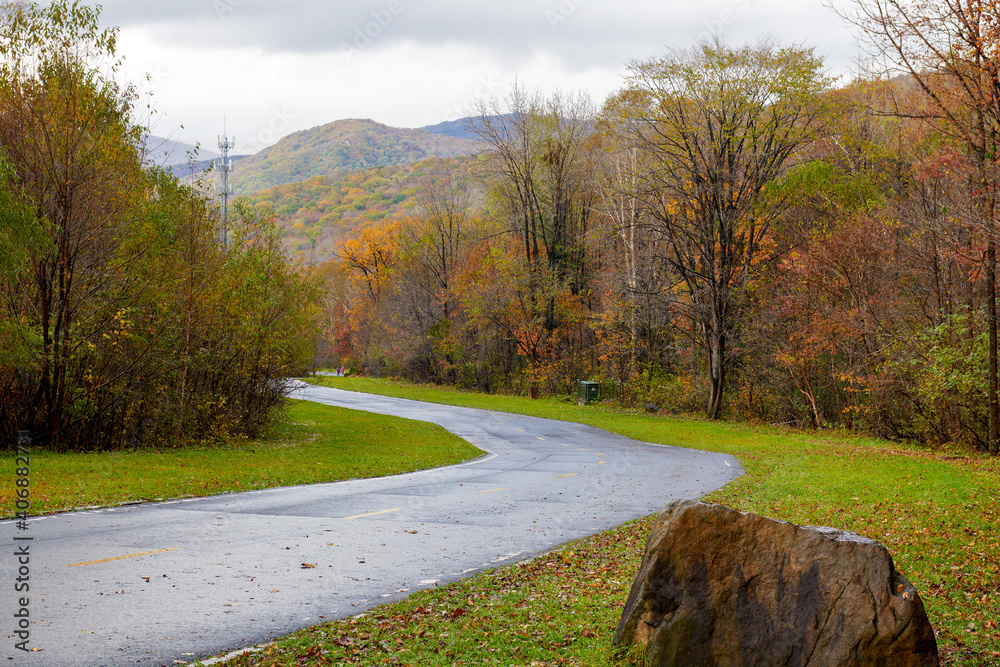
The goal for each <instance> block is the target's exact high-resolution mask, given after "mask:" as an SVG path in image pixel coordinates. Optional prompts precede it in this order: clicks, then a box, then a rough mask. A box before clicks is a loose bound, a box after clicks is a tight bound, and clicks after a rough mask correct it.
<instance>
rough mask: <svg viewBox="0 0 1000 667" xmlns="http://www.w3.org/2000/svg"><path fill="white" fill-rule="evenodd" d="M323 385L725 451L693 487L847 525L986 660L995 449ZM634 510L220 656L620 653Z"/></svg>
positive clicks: (469, 660) (968, 649)
mask: <svg viewBox="0 0 1000 667" xmlns="http://www.w3.org/2000/svg"><path fill="white" fill-rule="evenodd" d="M321 383H322V384H328V385H330V386H337V387H341V388H345V389H356V390H358V391H368V392H373V393H381V394H387V395H393V396H402V397H405V398H414V399H420V400H427V401H433V402H439V403H451V404H456V405H465V406H469V407H483V408H488V409H492V410H500V411H509V412H519V413H523V414H531V415H536V416H541V417H552V418H558V419H568V420H572V421H577V422H582V423H586V424H591V425H594V426H598V427H601V428H605V429H607V430H610V431H614V432H617V433H621V434H622V435H625V436H628V437H632V438H637V439H640V440H645V441H649V442H659V443H663V444H671V445H682V446H686V447H693V448H697V449H704V450H711V451H718V452H725V453H729V454H733V455H735V456H736V457H737V458H739V459H740V461H741V462H742V463H743V466H744V468H745V469H746V475H745V476H744V477H743V478H741V479H740V480H738V481H736V482H735V483H733V484H730V485H729V486H727V487H726V488H724V489H722V490H720V491H717V492H715V493H714V494H712V495H711V496H709V497H708V498H707V500H709V501H712V502H717V503H721V504H724V505H728V506H729V507H733V508H735V509H738V510H742V511H753V512H758V513H760V514H764V515H767V516H771V517H775V518H779V519H784V520H787V521H791V522H794V523H799V524H811V525H828V526H834V527H837V528H844V529H848V530H853V531H855V532H858V533H861V534H862V535H865V536H867V537H871V538H873V539H876V540H878V541H879V542H881V543H882V544H884V545H886V547H888V548H889V550H890V552H891V553H892V554H893V557H894V559H895V562H896V566H897V568H898V569H899V570H900V571H901V572H902V573H903V574H904V575H906V576H907V577H908V578H909V579H910V580H911V581H912V582H913V583H914V585H915V586H916V587H917V590H918V591H919V593H920V595H921V597H922V598H923V600H924V604H925V606H926V608H927V611H928V615H929V616H930V620H931V623H932V624H933V626H934V628H935V631H936V633H937V637H938V646H939V648H940V650H941V654H942V658H943V662H944V663H945V664H950V665H1000V628H998V623H1000V577H998V563H1000V461H997V460H996V459H991V458H988V457H983V456H976V455H969V454H964V455H955V453H954V452H952V453H951V454H948V453H944V452H932V451H929V450H924V449H921V448H917V447H910V446H905V445H899V444H894V443H887V442H883V441H878V440H873V439H868V438H861V437H853V436H849V435H846V434H838V433H830V432H819V433H801V432H795V431H791V430H787V429H778V428H772V427H752V426H747V425H737V424H723V423H713V422H707V421H700V420H696V419H690V420H686V419H668V418H661V417H655V416H648V415H642V414H628V413H625V412H620V411H612V410H609V409H606V408H603V407H601V406H585V407H580V406H576V405H575V404H573V403H570V402H567V401H564V400H560V399H542V400H537V401H531V400H528V399H525V398H520V397H503V396H500V397H498V396H486V395H480V394H465V393H461V392H455V391H450V390H442V389H435V388H431V387H415V386H410V385H404V384H399V383H391V382H384V381H374V380H366V379H362V378H324V379H322V380H321ZM649 521H650V520H649V519H644V520H640V521H636V522H632V523H630V524H626V525H625V526H622V527H619V528H617V529H614V530H612V531H610V532H607V533H603V534H600V535H597V536H594V537H591V538H588V539H584V540H581V541H578V542H575V543H573V544H570V545H567V546H566V547H564V548H563V549H561V550H559V551H556V552H553V553H550V554H548V555H545V556H543V557H541V558H537V559H535V560H532V561H530V562H528V563H524V564H518V565H512V566H508V567H505V568H502V569H499V570H495V571H493V572H491V573H488V574H485V575H482V576H479V577H476V578H474V579H470V580H468V581H463V582H460V583H458V584H455V585H452V586H448V587H444V588H442V589H435V590H429V591H422V592H420V593H417V594H416V595H414V596H412V597H410V598H408V599H407V600H404V601H402V602H399V603H395V604H391V605H386V606H383V607H379V608H377V609H376V610H374V611H373V612H371V613H370V614H368V615H366V616H364V617H363V618H360V619H347V620H342V621H336V622H333V623H328V624H325V625H321V626H316V627H314V628H310V629H307V630H303V631H301V632H298V633H295V634H293V635H290V636H289V637H287V638H285V639H283V640H281V641H280V642H279V643H277V644H275V645H273V646H269V647H268V648H267V649H265V651H264V652H261V653H258V654H253V655H251V656H248V657H242V658H238V659H235V660H232V661H229V662H228V663H226V664H227V665H241V666H249V665H307V664H308V665H313V664H315V665H320V664H360V665H378V664H390V665H588V666H589V665H630V664H638V663H636V662H635V659H634V657H630V656H628V655H622V654H616V653H615V652H614V651H613V650H612V649H611V645H610V641H611V637H612V636H613V634H614V630H615V626H616V624H617V622H618V619H619V616H620V614H621V609H622V607H623V605H624V602H625V599H626V597H627V595H628V590H629V587H630V586H631V582H632V578H633V577H634V576H635V572H636V570H637V568H638V564H639V558H640V555H641V550H642V546H643V544H644V542H645V539H646V534H647V533H648V530H649Z"/></svg>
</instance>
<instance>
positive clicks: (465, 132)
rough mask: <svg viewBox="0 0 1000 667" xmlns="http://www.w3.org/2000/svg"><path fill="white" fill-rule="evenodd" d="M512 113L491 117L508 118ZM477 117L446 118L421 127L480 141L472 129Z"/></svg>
mask: <svg viewBox="0 0 1000 667" xmlns="http://www.w3.org/2000/svg"><path fill="white" fill-rule="evenodd" d="M511 115H512V114H506V115H504V116H489V118H490V119H497V118H508V117H510V116H511ZM477 118H478V117H476V116H473V117H471V118H459V119H458V120H446V121H444V122H443V123H438V124H437V125H425V126H424V127H422V128H420V129H421V130H426V131H428V132H431V133H432V134H443V135H445V136H447V137H455V138H457V139H470V140H472V141H480V139H479V137H478V136H477V135H476V133H475V132H473V131H472V130H471V129H470V128H471V127H472V125H473V124H474V123H475V122H476V120H477Z"/></svg>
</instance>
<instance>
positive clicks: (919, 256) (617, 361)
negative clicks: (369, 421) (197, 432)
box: [325, 0, 1000, 453]
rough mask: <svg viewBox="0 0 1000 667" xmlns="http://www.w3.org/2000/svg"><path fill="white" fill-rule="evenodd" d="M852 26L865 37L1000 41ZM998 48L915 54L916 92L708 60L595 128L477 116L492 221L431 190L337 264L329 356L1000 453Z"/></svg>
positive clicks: (800, 55) (671, 66) (445, 377)
mask: <svg viewBox="0 0 1000 667" xmlns="http://www.w3.org/2000/svg"><path fill="white" fill-rule="evenodd" d="M855 4H856V8H857V9H858V13H857V14H856V15H854V17H853V19H854V20H855V21H856V22H858V23H859V24H861V25H864V26H866V27H867V28H868V34H870V35H874V36H875V37H876V38H877V37H878V36H879V35H880V34H884V35H885V36H886V38H887V39H890V38H891V36H892V35H894V34H897V33H896V32H893V31H898V30H900V29H901V28H900V26H909V28H908V29H910V30H911V32H912V33H913V34H911V35H910V36H911V37H913V36H914V35H915V34H917V33H919V31H920V30H924V29H927V30H929V29H931V28H928V26H935V27H934V28H933V29H934V30H938V26H943V27H941V30H946V29H947V28H948V26H951V27H952V28H954V26H955V25H956V22H961V23H962V25H965V26H969V25H980V26H987V25H997V22H996V19H997V18H998V17H997V16H994V14H996V9H995V8H993V7H992V6H990V7H986V6H984V5H983V4H982V3H967V4H968V7H966V3H949V4H948V5H947V6H945V5H943V4H942V5H941V7H939V8H937V10H935V7H937V5H927V6H921V8H918V9H920V11H924V12H926V13H927V15H926V16H923V15H922V16H910V15H903V16H897V17H895V21H886V22H884V23H881V24H880V23H878V20H881V19H879V18H878V17H880V16H881V17H883V18H884V13H882V14H880V13H879V12H877V11H874V9H872V8H873V7H874V6H875V5H877V4H878V2H876V1H875V0H873V1H872V2H868V1H867V0H857V2H856V3H855ZM892 4H893V6H896V4H897V3H892ZM865 10H871V13H870V14H865V13H864V12H865ZM913 11H916V10H913ZM934 11H939V12H942V13H941V14H938V15H932V14H933V12H934ZM948 12H952V13H951V14H949V13H948ZM954 12H959V13H960V14H961V15H960V16H956V15H955V14H954ZM977 22H978V23H977ZM991 22H992V23H991ZM880 26H881V28H880ZM880 29H881V30H882V32H881V33H880V32H879V30H880ZM937 37H941V35H938V36H937ZM935 39H936V38H935ZM989 40H993V41H989ZM995 40H996V36H995V31H992V30H988V29H986V27H984V28H983V30H981V31H978V32H977V31H975V30H968V29H958V28H954V30H953V32H952V33H949V40H941V41H933V40H931V41H928V42H923V43H922V44H924V46H923V47H920V46H919V45H920V44H921V42H918V41H917V40H915V39H912V40H911V39H907V40H904V42H903V43H902V45H901V47H900V48H901V49H909V48H911V47H912V48H913V49H916V50H917V51H919V53H920V55H921V57H922V58H923V59H918V58H916V57H914V54H912V53H907V52H901V53H900V54H898V55H899V56H900V57H899V62H900V63H903V64H908V66H909V67H910V68H911V70H910V71H905V70H904V74H903V75H902V76H898V77H896V78H888V77H873V78H871V79H861V78H859V79H857V80H855V81H854V82H853V83H851V84H849V85H846V86H842V87H839V88H836V89H834V88H833V87H832V86H831V82H830V81H828V80H826V79H825V78H824V76H823V74H822V63H821V61H820V59H819V58H818V57H816V56H815V54H814V53H813V52H812V51H811V50H809V49H804V48H783V47H779V46H776V45H774V44H771V43H766V42H764V43H758V44H755V45H750V46H744V47H730V46H727V45H725V44H722V43H708V44H703V45H701V46H700V47H699V48H696V49H690V50H676V51H671V52H669V53H668V54H667V55H665V56H663V57H661V58H655V59H650V60H648V61H642V62H636V63H633V65H632V66H631V68H630V76H629V78H628V80H627V84H626V85H625V86H624V87H623V89H622V90H621V91H619V92H618V93H617V94H615V95H613V96H612V97H611V98H610V99H608V100H607V101H606V102H605V103H604V104H603V105H602V107H601V108H600V109H596V108H594V106H593V104H592V103H591V102H590V101H589V99H588V98H587V97H586V96H585V95H555V96H551V97H544V96H541V95H537V94H530V93H527V92H525V91H524V90H523V89H520V88H515V89H514V90H513V91H512V92H511V93H510V94H509V95H508V96H507V97H506V98H503V99H497V100H492V101H488V102H483V103H482V104H481V107H480V109H479V110H478V111H479V114H478V120H477V121H476V122H475V124H474V126H473V127H472V129H473V130H474V131H475V132H476V133H477V134H478V136H479V137H480V138H481V139H482V140H483V141H484V142H486V144H487V145H488V146H489V147H490V150H489V166H488V173H487V175H486V180H485V182H486V185H487V186H488V192H489V195H488V198H487V203H486V206H485V207H483V208H481V209H480V208H476V207H473V206H469V205H468V202H469V197H470V193H471V192H473V191H474V190H475V189H476V188H477V187H479V184H478V183H477V181H476V177H475V174H468V173H456V172H448V171H444V170H442V171H441V172H439V173H437V174H428V176H427V178H426V180H425V183H424V187H423V190H422V192H421V193H420V194H419V195H417V196H416V198H415V201H416V205H415V207H414V208H413V209H412V210H411V211H410V214H409V215H407V216H404V217H398V218H396V219H393V220H390V221H388V222H383V223H377V224H370V225H368V226H366V227H364V228H362V229H361V230H360V232H359V233H358V235H357V236H356V237H355V238H352V239H350V240H348V241H345V242H343V243H342V244H341V246H340V251H339V253H340V259H339V260H338V261H336V262H333V263H331V264H330V265H328V266H327V267H326V273H327V284H328V289H327V295H326V302H325V317H326V320H325V321H326V338H327V340H328V341H329V349H328V355H329V358H330V360H331V362H332V363H339V364H346V365H356V366H358V367H359V368H360V369H362V370H363V371H365V372H369V373H375V374H389V375H401V376H405V377H408V378H410V379H413V380H418V381H433V382H442V383H454V384H457V385H461V386H465V387H477V388H480V389H482V390H487V391H528V390H531V389H536V390H540V391H544V392H550V393H569V392H572V391H573V388H574V385H575V383H576V380H577V379H579V378H584V379H586V378H596V379H614V380H623V381H625V382H627V383H628V384H629V385H630V386H631V388H632V389H633V400H635V401H636V402H638V403H641V404H648V403H654V404H656V405H657V406H660V407H661V408H664V409H668V410H674V411H702V412H704V413H705V414H707V415H708V416H709V417H712V418H717V417H726V416H731V417H734V418H740V419H751V420H760V421H769V422H781V423H795V424H799V425H812V426H813V427H826V426H830V427H836V426H842V427H847V428H852V429H859V430H864V431H868V432H872V433H876V434H878V435H881V436H887V437H891V438H906V439H918V440H923V441H927V442H930V443H935V444H943V443H961V444H963V445H965V446H968V447H971V448H974V449H978V450H984V451H985V450H989V451H992V452H994V453H996V451H997V437H996V430H995V422H994V427H993V429H992V432H991V405H993V406H995V401H996V379H995V378H996V373H995V368H996V366H995V364H996V361H995V359H996V347H997V343H996V310H995V299H996V296H995V261H996V259H995V239H996V227H995V218H996V213H997V210H996V196H997V187H996V186H997V182H998V172H997V170H996V163H997V159H998V152H997V146H998V141H997V139H998V138H1000V129H998V128H1000V111H998V109H1000V106H998V105H997V104H996V102H995V99H994V97H993V91H996V90H1000V77H998V73H997V69H996V68H995V67H993V66H992V65H990V63H993V62H995V61H994V60H993V59H992V56H990V55H989V54H992V53H993V50H992V49H993V47H994V45H995ZM930 43H933V44H938V43H941V44H944V43H948V44H959V45H961V47H962V48H951V49H949V50H947V51H945V52H942V53H939V54H935V53H934V52H933V50H932V49H931V47H928V46H926V45H927V44H930ZM887 44H888V46H889V48H890V52H891V46H892V42H891V41H889V42H887ZM977 54H978V56H977ZM904 56H905V57H904ZM977 57H978V58H979V60H976V58H977ZM977 95H978V97H977ZM991 359H992V368H993V370H992V371H991ZM994 414H995V413H994ZM994 420H995V416H994Z"/></svg>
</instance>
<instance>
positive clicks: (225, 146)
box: [219, 130, 236, 248]
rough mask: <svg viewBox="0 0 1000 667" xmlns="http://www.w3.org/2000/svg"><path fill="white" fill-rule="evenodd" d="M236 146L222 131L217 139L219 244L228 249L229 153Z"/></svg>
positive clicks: (230, 166)
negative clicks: (220, 155)
mask: <svg viewBox="0 0 1000 667" xmlns="http://www.w3.org/2000/svg"><path fill="white" fill-rule="evenodd" d="M235 146H236V137H233V138H232V139H230V138H229V137H228V136H227V135H226V134H225V130H223V135H222V136H221V137H219V150H220V151H222V158H221V159H220V160H219V171H220V172H221V174H222V183H221V184H220V185H219V195H220V196H221V197H222V231H221V237H222V238H221V239H220V240H221V242H222V247H223V248H229V197H230V196H232V194H233V188H232V186H231V185H230V184H229V174H230V172H232V171H233V161H232V160H231V159H229V151H231V150H232V149H233V148H234V147H235Z"/></svg>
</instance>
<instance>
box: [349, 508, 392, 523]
mask: <svg viewBox="0 0 1000 667" xmlns="http://www.w3.org/2000/svg"><path fill="white" fill-rule="evenodd" d="M401 509H403V508H402V507H393V508H392V509H391V510H379V511H378V512H368V513H367V514H355V515H354V516H345V517H344V520H345V521H347V520H348V519H362V518H364V517H366V516H377V515H379V514H388V513H389V512H398V511H399V510H401Z"/></svg>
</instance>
